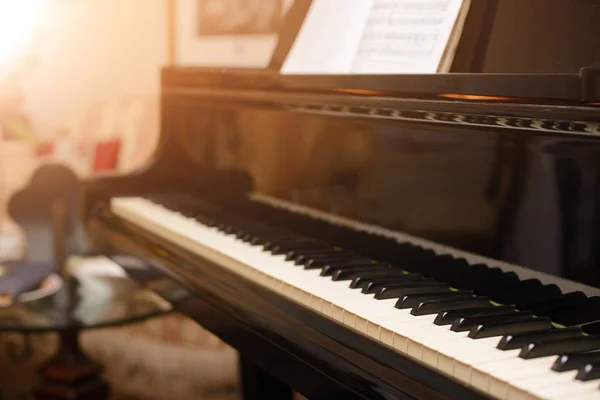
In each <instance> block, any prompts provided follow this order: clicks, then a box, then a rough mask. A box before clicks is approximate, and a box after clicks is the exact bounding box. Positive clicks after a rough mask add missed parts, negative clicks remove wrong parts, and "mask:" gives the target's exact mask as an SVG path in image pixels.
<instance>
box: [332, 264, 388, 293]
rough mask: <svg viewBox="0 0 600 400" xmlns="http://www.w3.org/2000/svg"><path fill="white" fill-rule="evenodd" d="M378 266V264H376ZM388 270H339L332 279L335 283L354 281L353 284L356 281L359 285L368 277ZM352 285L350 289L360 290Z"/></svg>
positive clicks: (333, 274)
mask: <svg viewBox="0 0 600 400" xmlns="http://www.w3.org/2000/svg"><path fill="white" fill-rule="evenodd" d="M374 265H376V264H374ZM384 269H387V267H386V268H381V269H377V268H370V267H369V268H364V269H363V270H357V269H338V270H336V271H335V272H333V273H332V274H331V279H332V280H334V281H347V280H352V283H354V281H355V280H356V282H357V284H358V283H360V282H363V280H362V279H363V278H366V277H370V276H374V275H375V274H378V273H380V272H385V271H383V270H384ZM352 283H351V284H350V288H352V289H355V288H358V286H353V284H352Z"/></svg>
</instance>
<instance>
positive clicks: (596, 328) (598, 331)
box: [581, 322, 600, 335]
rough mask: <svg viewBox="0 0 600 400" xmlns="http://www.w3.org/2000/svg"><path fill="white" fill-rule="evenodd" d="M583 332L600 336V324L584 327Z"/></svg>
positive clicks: (582, 327)
mask: <svg viewBox="0 0 600 400" xmlns="http://www.w3.org/2000/svg"><path fill="white" fill-rule="evenodd" d="M581 330H582V331H583V332H585V333H587V334H589V335H600V322H593V323H591V324H585V325H582V326H581Z"/></svg>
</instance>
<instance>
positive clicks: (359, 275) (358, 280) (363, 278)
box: [334, 268, 425, 289]
mask: <svg viewBox="0 0 600 400" xmlns="http://www.w3.org/2000/svg"><path fill="white" fill-rule="evenodd" d="M391 270H392V271H393V272H392V275H393V276H400V275H406V276H410V277H413V278H410V279H425V277H424V276H422V275H419V274H404V273H403V272H402V270H400V269H396V268H391ZM387 276H390V271H388V270H379V271H367V270H364V271H355V273H354V275H353V276H352V282H351V283H350V288H352V289H356V288H362V287H363V286H364V285H365V284H366V283H368V282H371V280H372V279H374V278H381V277H387ZM334 280H335V279H334Z"/></svg>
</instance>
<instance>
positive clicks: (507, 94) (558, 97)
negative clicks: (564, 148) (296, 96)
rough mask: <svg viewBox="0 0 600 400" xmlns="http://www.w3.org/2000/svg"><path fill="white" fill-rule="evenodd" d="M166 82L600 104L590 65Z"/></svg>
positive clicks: (217, 71) (180, 76)
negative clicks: (569, 69)
mask: <svg viewBox="0 0 600 400" xmlns="http://www.w3.org/2000/svg"><path fill="white" fill-rule="evenodd" d="M162 80H163V82H164V83H166V85H167V86H169V87H185V88H188V89H189V88H191V87H213V88H238V89H239V88H247V89H265V90H280V91H286V92H294V91H303V92H331V93H335V92H337V93H353V92H354V93H356V94H361V93H362V94H368V95H374V94H375V95H380V96H381V95H396V96H397V95H399V94H404V95H407V94H410V95H413V96H415V97H424V98H428V97H431V98H440V97H442V98H443V97H444V96H447V95H454V96H482V97H484V98H491V97H499V98H511V99H537V100H538V101H539V100H545V101H554V102H559V103H569V104H572V103H580V104H585V103H598V102H600V68H599V67H584V68H581V69H580V72H579V73H578V74H569V73H564V74H532V73H530V74H491V73H440V74H399V75H283V74H279V73H278V72H277V71H273V70H255V69H235V68H208V67H206V68H198V67H165V68H163V70H162ZM478 100H481V99H478ZM596 105H597V104H596Z"/></svg>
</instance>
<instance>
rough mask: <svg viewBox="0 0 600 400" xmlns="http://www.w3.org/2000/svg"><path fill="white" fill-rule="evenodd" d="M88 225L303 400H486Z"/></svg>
mask: <svg viewBox="0 0 600 400" xmlns="http://www.w3.org/2000/svg"><path fill="white" fill-rule="evenodd" d="M90 226H91V231H92V232H93V233H94V237H95V238H96V239H97V240H101V242H99V244H98V243H97V247H98V248H100V249H102V250H103V251H105V252H106V253H105V254H115V253H117V254H123V253H124V254H127V255H132V256H134V257H137V258H141V259H144V260H150V262H151V265H153V266H154V267H155V268H158V269H160V270H161V271H160V272H161V273H162V274H164V275H165V276H166V277H168V278H169V279H170V280H174V281H176V282H177V283H178V284H180V285H181V286H183V287H184V288H186V289H187V290H189V291H190V292H193V295H192V294H191V293H190V294H189V295H187V296H184V297H183V298H178V299H172V298H169V296H164V295H163V297H164V298H165V299H166V300H167V301H169V302H171V303H172V304H173V306H174V308H175V309H176V310H178V311H180V312H182V313H183V314H185V315H187V316H188V317H190V318H192V319H194V320H195V321H196V322H198V323H199V324H200V325H202V326H203V327H205V328H206V329H208V330H209V331H211V332H212V333H213V334H215V335H216V336H218V337H220V338H221V339H222V340H223V341H225V342H227V343H228V344H229V345H231V346H232V347H233V348H235V349H236V350H238V351H240V352H241V353H243V355H244V357H245V358H247V359H249V360H251V361H252V362H254V363H255V364H256V365H257V366H258V367H260V368H262V369H264V370H265V371H267V372H269V373H270V374H272V375H273V376H274V377H275V378H277V379H278V380H280V381H282V382H283V383H285V384H287V385H288V386H290V387H292V388H293V389H294V390H296V391H298V392H299V393H301V394H302V395H304V396H306V397H307V398H309V399H338V398H343V399H359V398H363V399H410V398H415V399H432V400H435V399H440V400H441V399H454V398H458V399H464V400H476V399H489V397H488V396H487V395H485V394H482V393H480V392H478V391H475V390H473V389H471V388H467V387H466V386H464V385H461V384H460V383H458V382H456V381H454V380H453V379H452V378H450V377H447V376H445V375H442V374H440V373H437V372H434V371H432V370H431V369H428V368H427V367H425V366H424V365H421V364H419V363H418V362H416V361H414V360H411V359H409V358H407V357H405V356H402V355H400V354H398V353H395V352H393V351H392V350H391V349H389V348H387V347H385V346H383V345H381V344H378V343H376V342H374V341H372V340H371V339H368V338H365V337H364V336H361V335H359V334H358V333H356V332H352V331H351V330H349V329H347V328H345V327H343V326H342V325H339V324H338V323H336V322H334V321H331V320H329V319H327V318H325V317H323V316H320V315H318V314H316V313H314V312H312V311H310V310H308V309H306V308H304V307H302V306H299V305H298V304H296V303H294V302H292V301H290V300H287V299H285V298H283V297H281V296H279V295H277V294H275V293H274V292H271V291H269V290H267V289H264V288H262V287H260V286H259V285H257V284H255V283H253V282H251V281H248V280H246V279H245V278H242V277H240V276H239V275H237V274H234V273H233V272H230V271H228V270H225V269H224V268H222V267H218V266H216V265H215V264H213V263H211V262H210V261H208V260H206V259H204V258H202V257H200V256H198V255H195V254H193V253H191V252H189V251H186V250H184V249H182V248H180V247H178V246H177V245H174V244H170V243H166V242H165V241H164V240H161V239H159V238H157V237H156V236H154V235H152V234H150V233H148V232H144V231H143V230H141V229H139V228H137V227H135V226H134V225H133V224H130V223H128V222H126V221H123V220H121V219H119V218H118V217H115V216H113V215H106V216H103V217H102V218H94V219H93V220H92V221H90ZM157 294H159V295H160V294H161V293H160V292H158V291H157Z"/></svg>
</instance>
